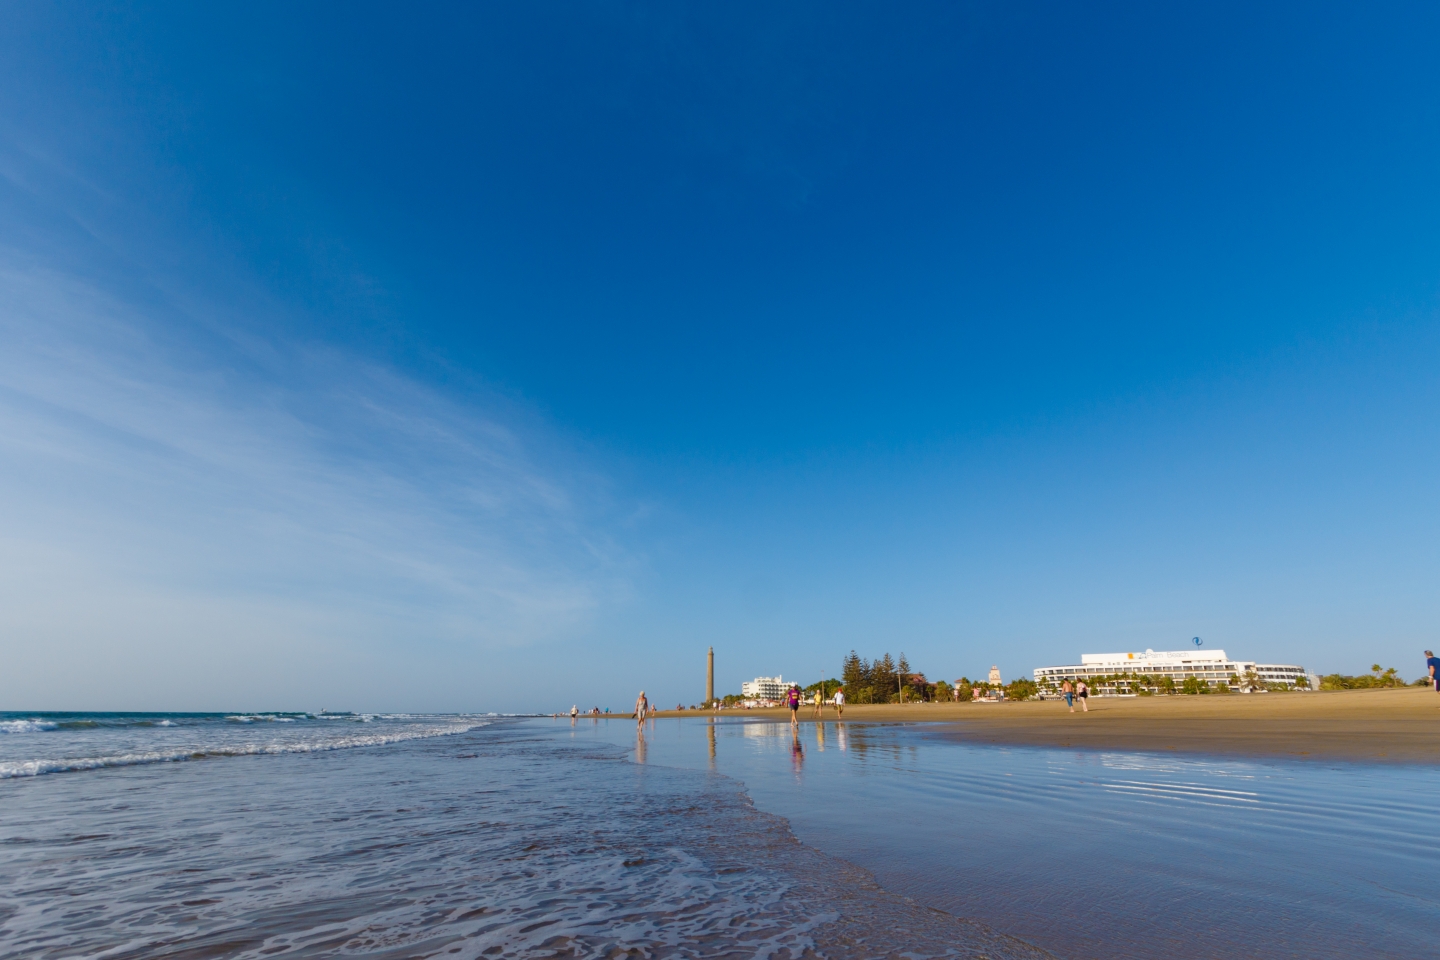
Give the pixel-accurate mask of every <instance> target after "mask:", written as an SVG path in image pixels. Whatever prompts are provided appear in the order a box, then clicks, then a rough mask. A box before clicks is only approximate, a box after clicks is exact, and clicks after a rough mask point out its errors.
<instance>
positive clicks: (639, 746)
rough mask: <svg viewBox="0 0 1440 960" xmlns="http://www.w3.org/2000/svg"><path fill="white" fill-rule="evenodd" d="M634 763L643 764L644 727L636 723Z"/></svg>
mask: <svg viewBox="0 0 1440 960" xmlns="http://www.w3.org/2000/svg"><path fill="white" fill-rule="evenodd" d="M635 762H636V763H644V762H645V727H644V726H642V725H641V724H638V723H637V724H636V725H635Z"/></svg>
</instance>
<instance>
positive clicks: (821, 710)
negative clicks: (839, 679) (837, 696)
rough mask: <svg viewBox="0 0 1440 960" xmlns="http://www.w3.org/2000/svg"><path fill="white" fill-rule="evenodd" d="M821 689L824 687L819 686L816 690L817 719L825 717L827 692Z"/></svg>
mask: <svg viewBox="0 0 1440 960" xmlns="http://www.w3.org/2000/svg"><path fill="white" fill-rule="evenodd" d="M821 689H823V688H817V689H816V690H815V719H816V720H824V719H825V694H823V693H821V692H820V690H821Z"/></svg>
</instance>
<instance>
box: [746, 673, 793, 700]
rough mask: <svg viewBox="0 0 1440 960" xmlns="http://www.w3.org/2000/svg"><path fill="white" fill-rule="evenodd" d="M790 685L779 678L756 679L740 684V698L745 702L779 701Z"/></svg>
mask: <svg viewBox="0 0 1440 960" xmlns="http://www.w3.org/2000/svg"><path fill="white" fill-rule="evenodd" d="M789 688H790V684H788V683H786V682H785V681H784V680H781V679H780V678H779V677H756V678H755V679H754V680H750V681H748V682H746V683H742V684H740V696H742V697H744V698H745V699H746V700H779V699H780V698H781V697H783V696H785V691H786V690H788V689H789Z"/></svg>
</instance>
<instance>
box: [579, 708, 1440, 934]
mask: <svg viewBox="0 0 1440 960" xmlns="http://www.w3.org/2000/svg"><path fill="white" fill-rule="evenodd" d="M721 716H722V717H724V719H722V720H720V721H719V722H716V723H706V722H704V721H699V720H694V719H691V720H659V721H654V722H652V723H649V724H647V727H646V730H645V732H644V734H643V737H637V735H636V731H635V730H634V724H633V723H631V724H629V729H625V728H623V727H622V726H621V725H618V724H611V725H606V724H590V725H588V726H587V725H586V724H585V723H584V722H582V723H580V724H579V725H577V726H576V727H575V729H574V732H573V736H575V737H576V739H577V740H580V741H583V740H585V739H587V738H594V739H601V740H606V741H608V742H614V743H617V744H625V745H628V746H629V747H630V749H631V754H632V756H634V757H636V758H637V759H640V758H643V759H644V760H645V761H646V762H647V763H650V764H657V763H658V764H668V765H675V766H687V767H694V768H698V769H713V770H716V771H717V772H721V773H725V774H727V775H729V776H732V777H734V778H735V779H737V780H740V781H741V782H743V783H744V784H745V787H746V790H747V792H748V794H749V795H750V796H751V797H752V798H753V799H754V801H755V803H756V805H757V806H758V807H759V808H761V809H762V810H766V811H769V812H772V813H776V814H779V815H781V816H783V817H785V818H786V820H787V822H788V823H789V825H790V828H791V829H792V830H793V831H794V832H795V834H796V835H797V836H798V838H799V839H800V840H801V841H802V842H804V843H805V844H807V845H811V846H814V847H815V848H817V849H819V850H822V851H824V852H826V853H828V854H830V855H832V856H837V857H843V858H845V859H846V860H848V861H850V862H852V863H854V864H856V865H858V866H860V867H863V868H865V869H866V870H867V871H869V872H870V873H871V874H872V875H873V876H874V877H875V878H876V879H877V880H878V881H879V883H881V884H882V885H883V886H884V887H885V888H886V889H887V890H890V891H892V892H895V893H900V894H903V895H906V896H908V897H911V898H913V899H914V900H915V901H917V902H919V903H921V904H924V905H928V906H932V907H935V908H937V909H940V910H944V911H947V912H949V913H952V914H954V915H958V916H967V917H975V918H978V919H980V920H982V921H984V922H985V923H986V924H988V925H990V926H992V927H994V928H996V929H998V930H1001V931H1003V932H1005V933H1008V934H1012V935H1014V936H1017V937H1021V938H1024V939H1025V940H1026V941H1028V942H1030V943H1033V944H1036V945H1038V946H1041V947H1043V948H1045V949H1047V950H1049V951H1051V952H1053V953H1054V954H1055V955H1057V956H1061V957H1067V958H1082V957H1084V958H1090V957H1094V958H1101V957H1120V958H1131V957H1133V958H1141V957H1165V958H1176V957H1182V958H1188V957H1194V958H1202V957H1204V958H1209V957H1243V958H1251V957H1253V958H1273V957H1307V958H1339V957H1347V958H1353V957H1357V956H1385V957H1417V958H1419V957H1440V944H1437V938H1436V937H1435V936H1434V931H1436V930H1440V857H1437V856H1436V846H1437V844H1436V837H1435V831H1436V828H1437V826H1440V770H1437V769H1436V768H1434V767H1430V766H1418V765H1411V766H1406V765H1393V764H1386V765H1381V764H1355V763H1327V762H1318V761H1262V760H1247V759H1234V758H1218V757H1205V756H1176V755H1173V754H1171V755H1163V756H1161V755H1154V754H1145V753H1133V752H1103V751H1102V752H1096V751H1084V750H1073V749H1064V750H1060V749H1047V748H1033V747H1032V748H1021V747H998V746H993V745H988V744H986V745H979V744H967V743H964V742H956V741H955V740H953V739H951V738H949V737H948V736H947V732H946V729H945V728H944V727H943V726H941V725H936V724H913V725H893V724H883V725H882V724H863V723H857V724H836V723H825V724H810V723H806V724H801V725H800V726H799V728H798V729H792V728H791V727H790V725H789V724H788V723H780V724H776V723H769V722H745V721H744V720H743V719H739V718H737V717H736V716H735V715H731V716H729V717H725V716H724V715H723V714H722V715H721Z"/></svg>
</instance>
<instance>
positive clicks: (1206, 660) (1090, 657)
mask: <svg viewBox="0 0 1440 960" xmlns="http://www.w3.org/2000/svg"><path fill="white" fill-rule="evenodd" d="M1166 679H1168V680H1170V681H1173V683H1174V684H1175V687H1176V688H1177V689H1180V688H1183V686H1184V684H1185V681H1186V680H1191V679H1193V680H1195V681H1196V682H1199V683H1203V684H1205V685H1207V686H1211V687H1213V686H1216V685H1217V684H1221V683H1223V684H1225V685H1226V686H1228V687H1231V688H1235V689H1240V690H1248V689H1249V688H1250V685H1251V683H1252V682H1253V683H1255V684H1258V685H1259V688H1260V689H1262V690H1264V689H1267V685H1268V686H1277V685H1278V686H1285V687H1291V688H1296V689H1300V690H1309V689H1310V688H1311V682H1310V678H1309V677H1308V676H1307V675H1306V673H1305V668H1304V667H1302V666H1299V665H1296V664H1284V663H1256V662H1255V661H1253V660H1232V659H1230V658H1229V657H1228V656H1226V655H1225V651H1224V650H1199V649H1196V650H1167V651H1156V650H1146V651H1145V652H1144V653H1087V654H1084V655H1083V656H1082V657H1081V658H1080V662H1079V663H1078V664H1074V665H1071V666H1061V667H1037V668H1036V669H1035V682H1036V683H1037V684H1039V686H1040V689H1041V690H1045V689H1047V688H1058V687H1059V686H1060V684H1061V683H1063V682H1064V681H1066V680H1070V681H1072V682H1073V681H1076V680H1084V681H1085V683H1086V685H1087V686H1089V687H1090V688H1091V689H1092V690H1094V691H1095V692H1096V693H1097V694H1100V695H1102V696H1104V695H1123V694H1128V693H1136V692H1138V691H1139V690H1140V689H1142V688H1145V689H1150V690H1156V689H1158V688H1160V687H1162V686H1164V685H1165V684H1164V681H1165V680H1166Z"/></svg>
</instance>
